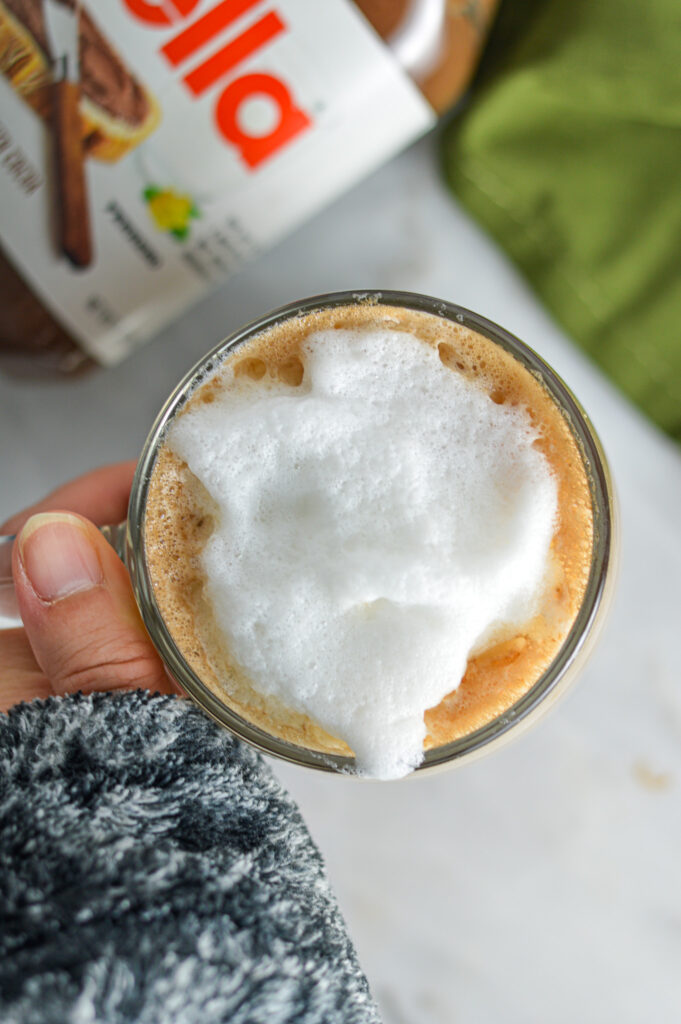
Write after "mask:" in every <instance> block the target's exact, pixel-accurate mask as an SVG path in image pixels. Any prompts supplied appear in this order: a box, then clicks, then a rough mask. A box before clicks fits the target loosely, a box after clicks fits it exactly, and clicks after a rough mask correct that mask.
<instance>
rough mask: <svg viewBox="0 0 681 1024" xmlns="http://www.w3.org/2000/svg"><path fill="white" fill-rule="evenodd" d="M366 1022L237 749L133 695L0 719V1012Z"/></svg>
mask: <svg viewBox="0 0 681 1024" xmlns="http://www.w3.org/2000/svg"><path fill="white" fill-rule="evenodd" d="M0 717H1V716H0ZM377 1019H378V1018H377V1015H376V1011H375V1008H374V1006H373V1003H372V1001H371V997H370V995H369V992H368V988H367V983H366V979H365V978H364V976H363V975H362V973H361V971H360V969H359V966H358V964H357V959H356V956H355V953H354V951H353V948H352V945H351V943H350V940H349V938H348V936H347V933H346V931H345V925H344V923H343V919H342V917H341V915H340V912H339V910H338V907H337V905H336V902H335V900H334V898H333V896H332V894H331V892H330V889H329V885H328V882H327V880H326V877H325V874H324V868H323V865H322V861H321V857H320V855H319V853H318V851H317V850H316V848H315V847H314V845H313V843H312V841H311V839H310V836H309V834H308V832H307V829H306V828H305V825H304V824H303V821H302V819H301V817H300V814H299V812H298V810H297V808H296V806H295V804H294V803H293V802H292V800H291V799H290V797H289V796H287V794H286V793H285V792H284V791H283V790H282V789H281V787H280V786H279V785H278V783H277V782H276V780H275V779H274V777H273V776H272V774H271V772H270V771H269V769H268V768H267V767H266V765H265V764H264V762H263V761H262V759H261V758H260V757H259V756H258V755H257V754H255V753H254V752H253V751H252V750H250V749H249V748H247V747H246V746H244V745H243V744H241V743H239V742H238V741H237V740H235V739H234V738H233V737H232V736H231V735H230V734H229V733H227V732H226V731H225V730H223V729H220V728H219V727H218V726H216V725H215V724H214V723H213V722H211V721H210V720H209V719H208V718H206V717H205V716H204V715H203V714H202V713H201V712H200V711H198V710H197V709H196V708H194V707H193V706H191V705H190V704H189V702H188V701H184V700H179V699H176V698H173V697H159V696H155V697H152V696H149V694H146V693H139V692H137V693H128V694H96V695H94V696H91V697H83V696H82V695H77V696H75V697H69V698H64V699H54V698H53V699H50V700H47V701H35V702H33V703H32V704H28V705H27V704H24V705H21V706H19V707H18V708H15V709H14V710H13V711H12V712H11V713H10V715H9V716H8V717H6V718H2V720H1V721H0V1021H2V1024H67V1022H68V1024H94V1022H98V1024H99V1022H102V1024H103V1022H106V1024H124V1022H125V1024H132V1022H135V1024H175V1022H177V1024H180V1022H181V1024H194V1022H201V1024H213V1022H215V1024H217V1022H224V1021H229V1022H230V1024H283V1022H287V1024H288V1022H294V1021H295V1022H296V1024H321V1022H322V1021H323V1022H329V1024H330V1022H338V1024H340V1022H343V1024H369V1022H376V1021H377Z"/></svg>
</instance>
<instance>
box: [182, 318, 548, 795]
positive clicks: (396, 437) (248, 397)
mask: <svg viewBox="0 0 681 1024" xmlns="http://www.w3.org/2000/svg"><path fill="white" fill-rule="evenodd" d="M304 362H305V374H304V378H303V382H302V384H301V385H300V386H299V387H290V386H287V385H285V384H283V383H280V382H276V381H271V382H269V383H268V384H267V385H266V384H265V381H259V382H253V381H249V380H248V379H247V378H242V377H240V378H238V379H234V378H233V375H232V372H231V370H226V371H225V373H226V376H225V380H226V381H227V382H228V383H229V385H230V386H229V387H227V388H225V390H224V392H222V393H221V394H220V396H219V397H218V398H217V399H216V400H215V401H214V402H212V403H211V404H204V405H198V404H197V405H196V406H195V407H193V408H190V409H189V411H188V412H187V413H186V414H185V415H183V416H181V417H179V418H178V420H177V421H176V422H175V424H174V425H173V427H172V429H171V431H170V433H169V438H168V443H169V445H170V447H171V448H172V449H173V450H174V451H175V452H176V453H177V454H178V455H179V456H181V457H182V458H183V459H185V460H186V462H187V463H188V465H189V467H190V469H191V471H192V472H193V473H194V474H195V475H196V476H197V477H198V478H199V480H200V481H201V482H202V483H203V485H204V486H205V487H206V488H207V490H208V491H209V493H210V494H211V495H212V497H213V498H214V500H215V501H216V503H217V505H218V507H219V510H220V514H219V523H218V526H217V528H216V530H215V532H214V534H213V535H212V537H211V538H210V540H209V542H208V544H207V546H206V548H205V551H204V555H203V565H204V571H205V574H206V579H207V592H208V595H209V597H210V599H211V601H212V603H213V605H214V609H215V615H216V620H217V622H218V624H219V626H220V628H221V630H222V631H223V632H224V635H225V638H226V640H227V643H228V646H229V649H230V651H231V653H232V654H233V656H234V659H235V661H236V662H237V663H238V664H239V665H240V666H241V667H242V668H243V670H244V671H245V672H246V673H247V675H248V676H249V677H250V679H251V681H252V683H253V685H254V687H255V688H256V689H257V690H259V691H260V692H261V693H263V694H265V695H276V696H277V697H278V698H280V700H281V701H283V703H284V704H285V705H287V706H288V707H290V708H292V709H295V710H298V711H302V712H305V713H307V714H309V715H310V716H311V717H312V718H314V719H315V720H316V721H317V722H319V723H320V724H321V725H323V726H324V727H325V728H326V729H327V730H328V731H329V732H331V733H333V734H335V735H337V736H339V737H341V738H342V739H344V740H345V741H346V742H347V743H348V744H349V745H350V746H351V747H352V749H353V750H354V751H355V754H356V758H357V764H358V768H359V770H360V771H362V772H363V773H365V774H367V775H372V776H375V777H378V778H397V777H399V776H401V775H404V774H406V773H407V772H409V771H410V770H412V769H413V768H414V767H415V766H416V765H417V764H418V763H419V762H420V761H421V759H422V756H423V741H424V737H425V725H424V717H423V716H424V711H425V710H426V709H427V708H430V707H434V706H435V705H437V704H438V703H439V702H440V701H441V700H442V698H443V697H444V696H445V695H446V694H447V693H449V692H450V691H451V690H453V689H454V688H455V687H456V686H457V685H458V684H459V682H460V680H461V678H462V675H463V673H464V670H465V666H466V662H467V659H468V656H469V654H470V652H471V651H472V650H473V649H475V648H476V645H479V644H480V642H481V640H482V638H484V637H486V636H490V635H491V634H492V633H493V632H494V631H495V630H496V629H497V628H498V627H500V626H501V625H502V624H509V625H511V624H517V625H520V624H522V623H524V622H527V621H528V620H529V619H530V618H531V617H532V616H533V615H534V614H535V613H536V610H537V608H538V602H539V600H540V597H541V594H542V591H543V588H544V581H545V579H546V574H547V570H548V558H549V546H550V542H551V537H552V534H553V530H554V525H555V517H556V509H557V488H556V483H555V480H554V478H553V476H552V474H551V471H550V469H549V466H548V463H547V461H546V460H545V458H544V457H543V456H542V455H541V453H540V452H539V451H538V450H537V449H536V448H535V447H533V441H534V440H535V438H536V433H535V431H534V429H533V427H532V426H531V423H530V420H529V416H528V415H527V413H526V412H525V411H524V410H522V409H518V408H511V407H508V406H506V405H497V404H495V403H494V402H493V401H492V400H491V398H490V397H489V396H488V395H487V394H486V393H485V391H484V390H483V389H482V387H481V386H479V385H478V384H477V383H475V382H472V381H470V380H468V379H466V378H465V377H463V376H462V375H460V374H458V373H456V372H454V371H452V370H451V369H448V368H446V367H445V366H443V364H442V362H441V361H440V359H439V357H438V354H437V351H436V350H435V349H432V348H430V347H429V346H428V345H426V344H424V343H423V342H420V341H419V340H417V339H416V338H414V337H413V336H411V335H410V334H407V333H403V332H397V331H388V330H384V329H380V330H375V331H372V330H361V331H360V330H334V331H326V332H319V333H317V334H314V335H311V336H310V337H309V338H308V339H307V340H306V342H305V359H304Z"/></svg>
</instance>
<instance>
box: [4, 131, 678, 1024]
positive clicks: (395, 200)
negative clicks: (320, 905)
mask: <svg viewBox="0 0 681 1024" xmlns="http://www.w3.org/2000/svg"><path fill="white" fill-rule="evenodd" d="M436 166H437V164H436V153H435V147H434V142H433V140H432V138H431V139H426V140H424V141H423V142H422V143H420V144H419V145H417V146H416V147H414V148H412V149H411V150H410V151H409V152H408V153H406V154H404V155H403V156H402V157H400V158H399V159H398V160H396V161H393V163H391V164H390V165H389V166H387V167H385V168H383V169H382V170H381V171H379V172H378V173H377V174H375V175H374V176H373V177H372V178H370V179H369V180H368V181H366V182H364V183H363V184H362V185H361V186H359V187H358V188H356V189H355V190H354V191H353V192H352V193H351V194H349V195H347V196H345V197H344V198H343V199H341V200H340V201H338V202H337V203H336V204H334V205H333V206H332V207H331V208H329V209H328V210H327V211H325V212H324V213H323V214H321V215H319V216H318V217H317V218H316V219H315V220H314V221H313V222H311V223H310V224H308V225H306V226H305V227H304V228H303V229H302V230H300V231H298V232H297V233H296V235H295V236H294V237H292V238H290V239H288V240H287V241H286V242H285V243H283V244H282V245H280V246H279V247H278V248H277V249H276V250H275V251H274V252H272V253H270V254H269V255H268V256H266V257H264V258H263V259H261V260H260V261H259V262H258V263H257V264H256V265H255V266H252V267H249V268H247V269H246V270H245V271H243V272H242V273H241V274H240V275H239V276H238V277H237V278H235V279H234V280H233V281H232V282H231V283H229V284H228V285H227V286H226V287H224V288H223V289H222V290H221V291H220V292H219V293H217V294H216V295H214V296H212V297H211V298H210V299H208V300H207V301H205V302H204V303H203V304H202V305H201V306H200V307H198V308H197V309H195V310H194V311H192V312H190V313H188V314H187V315H186V316H185V317H184V318H183V319H182V320H181V321H179V322H178V323H177V324H175V325H174V326H173V327H172V328H171V329H169V330H167V331H166V332H165V333H164V334H163V335H162V336H161V337H160V338H159V339H157V340H156V341H155V342H153V343H152V344H151V345H149V346H147V347H146V348H145V349H143V350H141V351H140V352H138V353H137V354H135V355H134V356H133V357H132V358H130V359H129V360H128V361H127V362H126V363H124V364H123V365H122V366H120V367H117V368H115V369H113V370H109V371H107V372H106V373H101V374H99V375H96V376H92V377H91V378H89V379H86V380H82V381H79V382H74V383H68V384H61V385H39V384H36V383H31V384H29V383H21V382H10V381H8V380H7V379H2V380H0V459H1V464H2V481H3V486H2V489H1V490H0V520H1V519H2V518H4V517H5V516H7V515H9V514H10V513H11V512H14V511H15V510H17V509H18V508H20V507H21V506H22V505H25V504H27V503H29V502H31V501H34V500H36V499H37V498H38V497H40V496H41V495H42V494H43V493H44V492H46V491H47V490H48V489H50V488H51V487H53V486H55V485H56V484H57V483H59V482H62V481H63V480H65V479H68V478H69V477H70V476H74V475H76V474H78V473H81V472H83V471H84V470H86V469H88V468H91V467H93V466H96V465H99V464H101V463H104V462H107V461H114V460H118V459H122V458H127V457H132V456H134V455H136V454H137V452H138V451H139V449H140V447H141V445H142V442H143V440H144V437H145V434H146V432H147V430H148V428H149V426H150V425H151V422H152V420H153V418H154V415H155V413H156V411H157V410H158V408H159V407H160V405H161V403H162V401H163V399H164V398H165V396H166V395H167V394H168V392H169V391H170V390H171V388H172V386H173V385H174V384H175V382H176V381H177V380H178V379H179V377H180V376H181V375H182V374H183V373H184V371H185V370H186V369H188V368H189V366H190V365H191V364H192V363H193V362H194V361H195V360H196V359H197V358H198V357H199V356H200V355H201V354H202V353H203V352H204V351H205V350H207V349H208V348H210V347H212V346H213V345H214V344H216V343H217V342H218V341H219V340H220V338H222V337H223V336H225V335H226V334H228V333H230V332H231V331H232V330H233V329H234V328H236V327H238V326H239V325H240V324H242V323H244V322H246V321H247V320H250V319H252V318H254V317H255V316H258V315H260V314H261V313H263V312H265V311H266V310H268V309H270V308H273V307H275V306H278V305H281V304H283V303H284V302H287V301H290V300H292V299H295V298H300V297H303V296H305V295H311V294H315V293H318V292H324V291H332V290H339V289H344V288H367V287H383V288H403V289H407V290H410V291H421V292H426V293H429V294H432V295H437V296H439V297H442V298H446V299H450V300H452V301H454V302H458V303H460V304H461V305H464V306H467V307H469V308H471V309H474V310H476V311H478V312H480V313H482V314H484V315H485V316H488V317H489V318H490V319H492V320H495V321H497V322H498V323H501V324H503V325H504V326H505V327H507V328H509V329H510V330H511V331H513V332H514V333H515V334H517V335H519V336H520V337H521V338H523V339H524V340H525V341H526V342H528V344H530V345H531V346H532V347H533V348H535V349H536V350H537V351H538V352H539V353H540V354H541V355H542V356H543V357H544V358H546V359H547V360H548V361H549V362H550V363H551V364H552V365H553V366H554V367H555V368H556V369H557V370H558V371H559V373H561V375H562V376H563V377H564V378H565V379H566V381H567V382H568V384H569V385H570V386H571V387H572V389H573V390H574V391H575V392H576V393H577V395H578V396H579V397H580V399H581V400H582V402H583V404H584V405H585V406H586V408H587V410H588V411H589V412H590V414H591V417H592V419H593V421H594V423H595V425H596V428H597V430H598V431H599V433H600V435H601V438H602V440H603V443H604V445H605V448H606V451H607V453H608V455H609V458H610V460H611V464H612V468H613V472H614V476H615V479H616V483H617V488H618V492H619V497H620V502H621V512H622V560H621V573H620V581H619V587H618V591H617V595H616V599H615V602H614V607H613V610H612V613H611V616H610V620H609V622H608V624H607V626H606V629H605V632H604V635H603V637H602V640H601V642H600V645H599V647H598V649H597V651H596V653H595V654H594V655H593V657H592V660H591V662H590V663H589V665H588V667H587V669H586V671H585V672H584V675H583V677H582V679H581V681H580V683H579V684H578V686H577V687H576V688H575V690H574V691H573V692H572V694H571V695H569V696H568V697H567V698H566V699H565V701H564V702H563V703H562V704H560V705H559V706H558V708H557V709H556V710H555V711H554V712H553V713H552V714H551V715H550V716H549V717H548V718H547V719H545V720H544V721H543V722H541V723H540V724H539V725H538V726H537V727H536V729H534V731H532V732H530V733H529V734H528V735H526V736H524V737H522V738H521V739H520V740H518V742H517V743H514V744H511V745H510V746H508V747H507V748H505V749H504V750H502V751H501V752H499V753H496V754H493V755H492V756H490V757H489V758H486V759H484V760H482V761H479V762H477V763H474V764H472V765H470V766H465V767H463V768H460V769H458V770H455V771H452V772H448V773H444V774H442V775H438V776H435V777H426V778H423V779H421V780H419V779H415V780H411V781H407V782H402V783H370V782H358V781H353V780H348V779H343V778H334V777H329V776H322V775H318V774H316V773H312V772H309V773H308V772H305V771H304V770H301V769H295V768H292V767H289V766H286V765H281V764H278V765H276V770H277V773H278V774H279V775H280V777H281V778H282V779H283V780H284V782H285V783H286V785H287V786H288V787H289V789H290V790H291V791H292V793H293V794H294V796H295V797H296V798H297V800H298V801H299V803H300V806H301V808H302V810H303V814H304V815H305V818H306V819H307V822H308V824H309V826H310V829H311V831H312V834H313V836H314V837H315V839H316V841H317V842H318V844H319V846H320V847H321V849H322V851H323V853H324V855H325V857H326V860H327V864H328V868H329V872H330V875H331V878H332V880H333V883H334V885H335V887H336V891H337V893H338V897H339V900H340V903H341V906H342V908H343V910H344V912H345V915H346V918H347V921H348V925H349V928H350V931H351V934H352V935H353V937H354V940H355V942H356V945H357V949H358V952H359V955H360V959H361V961H362V963H363V965H364V968H365V970H366V972H367V974H368V977H369V980H370V983H371V985H372V988H373V991H374V994H375V996H376V998H377V1000H378V1002H379V1004H380V1007H381V1010H382V1012H383V1015H384V1020H385V1022H386V1024H457V1022H463V1024H488V1022H489V1024H492V1022H495V1024H498V1022H503V1024H533V1022H535V1021H536V1022H541V1024H545V1022H549V1024H563V1022H564V1024H573V1022H574V1021H579V1022H580V1024H590V1022H594V1024H608V1022H610V1021H612V1022H617V1024H640V1022H641V1021H644V1020H651V1021H655V1024H667V1022H670V1024H671V1022H675V1024H676V1022H678V1021H679V1020H680V1019H681V813H679V812H680V798H681V675H680V673H679V658H678V653H677V652H678V649H679V623H680V622H681V614H680V613H681V598H680V596H679V582H678V581H679V579H681V525H680V518H681V517H680V516H679V509H681V453H680V452H679V450H678V449H677V448H676V447H675V446H674V445H672V444H671V442H669V441H668V440H667V439H665V438H664V437H662V436H661V435H660V434H659V433H657V432H656V431H655V430H654V429H653V428H652V427H651V426H650V425H649V424H648V423H647V422H646V421H645V420H644V419H643V418H642V417H641V416H640V415H639V414H638V413H637V412H636V411H635V410H634V409H633V408H632V407H631V406H630V405H628V404H627V402H626V401H625V400H624V399H623V398H622V397H621V396H619V394H618V393H617V392H615V391H614V389H613V388H612V387H611V386H610V385H609V384H608V382H607V381H605V380H604V379H603V378H602V377H601V376H600V375H599V373H598V372H597V371H596V370H595V369H594V368H593V367H592V366H591V365H590V364H589V363H588V361H587V360H586V359H585V358H584V357H583V356H582V355H581V354H580V352H579V351H578V350H577V349H576V348H575V347H573V345H572V344H571V343H570V341H569V339H568V338H566V337H565V335H564V334H563V333H562V332H561V331H560V330H559V329H558V328H557V327H556V326H555V324H553V323H552V322H551V320H550V319H549V317H548V316H547V315H546V313H545V312H544V311H543V309H542V308H541V307H540V305H539V304H538V303H537V301H536V300H535V299H534V297H533V296H532V294H531V293H530V291H529V290H528V288H527V287H526V285H525V283H524V282H523V281H522V280H521V278H520V277H519V276H518V274H517V273H516V272H515V270H514V269H513V268H512V267H511V265H510V264H509V263H508V262H507V260H506V258H505V257H504V255H503V254H502V253H500V252H499V250H498V249H497V248H496V247H495V246H494V245H493V244H492V243H491V242H490V241H489V240H488V239H486V238H485V237H484V236H483V235H482V233H481V232H480V231H479V229H478V228H477V227H476V226H475V225H474V224H473V223H472V222H471V221H470V220H469V218H468V216H467V215H466V214H465V213H464V212H463V211H462V210H461V209H460V208H459V207H458V206H457V205H456V203H455V202H454V201H453V200H452V198H451V196H450V195H449V194H448V192H447V191H446V190H445V189H444V187H443V186H442V184H441V183H440V181H439V180H438V176H437V170H436Z"/></svg>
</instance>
